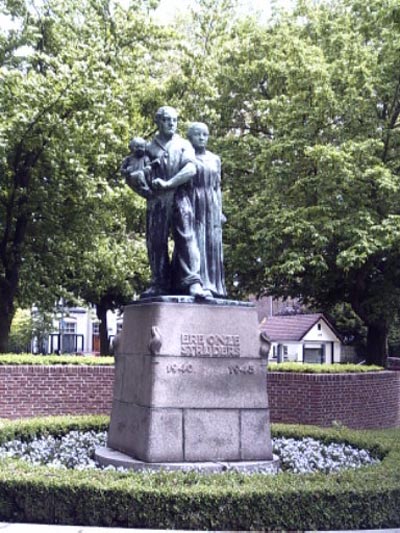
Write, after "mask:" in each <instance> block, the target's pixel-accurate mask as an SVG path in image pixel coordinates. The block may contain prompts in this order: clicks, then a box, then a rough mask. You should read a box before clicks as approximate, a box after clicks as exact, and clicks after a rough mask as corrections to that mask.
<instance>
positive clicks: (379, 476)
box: [0, 417, 400, 530]
mask: <svg viewBox="0 0 400 533" xmlns="http://www.w3.org/2000/svg"><path fill="white" fill-rule="evenodd" d="M107 424H108V420H107V418H106V417H57V418H50V419H36V420H23V421H17V422H10V421H3V422H2V423H1V424H0V442H4V441H5V440H10V439H12V438H16V437H18V438H24V439H30V438H32V437H33V436H35V435H39V434H40V435H44V434H49V433H51V434H57V435H61V434H65V433H67V432H68V431H70V430H71V429H79V430H88V429H89V430H90V429H94V430H101V429H104V428H106V426H107ZM273 433H274V434H275V435H277V436H287V437H296V438H301V437H304V436H310V437H314V438H317V439H320V440H323V441H324V442H346V443H349V444H352V445H353V446H359V447H362V448H365V449H368V450H370V451H371V452H372V453H374V454H375V455H376V456H378V457H379V458H381V459H382V462H381V463H380V464H378V465H375V466H372V467H365V468H361V469H358V470H354V471H352V470H348V471H343V472H340V473H337V474H332V475H329V476H325V475H323V474H309V475H304V476H299V475H295V474H279V475H276V476H268V475H261V474H256V475H252V476H246V475H243V474H238V473H230V472H229V473H225V474H218V475H217V474H213V475H200V474H198V473H193V472H191V473H180V472H178V473H177V472H168V473H167V472H160V473H142V474H138V473H131V474H128V475H126V474H121V473H119V472H115V471H114V472H112V471H111V472H101V471H83V472H79V471H64V470H60V469H50V468H46V467H43V466H31V465H29V464H27V463H25V462H23V461H15V460H10V459H8V460H4V461H3V462H2V464H1V466H2V468H1V469H0V520H2V521H19V522H39V523H43V522H44V523H59V524H85V525H88V526H119V527H136V528H153V529H207V530H212V529H219V530H227V529H228V530H251V529H255V530H271V529H272V530H282V529H283V530H288V529H289V530H299V529H300V530H302V529H304V530H306V529H307V530H310V529H311V530H314V529H320V530H322V529H325V530H326V529H366V528H390V527H396V526H398V524H399V523H400V507H399V505H398V502H399V498H400V471H399V464H400V438H399V437H400V430H386V431H379V432H378V431H363V432H360V431H358V432H356V431H350V430H346V429H344V428H332V429H329V430H326V429H320V428H311V427H302V426H282V425H279V426H273Z"/></svg>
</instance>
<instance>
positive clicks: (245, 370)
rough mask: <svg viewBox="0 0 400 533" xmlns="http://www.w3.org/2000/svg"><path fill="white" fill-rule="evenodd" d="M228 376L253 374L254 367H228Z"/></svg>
mask: <svg viewBox="0 0 400 533" xmlns="http://www.w3.org/2000/svg"><path fill="white" fill-rule="evenodd" d="M228 372H229V375H232V374H234V375H238V374H254V366H252V365H244V366H239V365H235V366H228Z"/></svg>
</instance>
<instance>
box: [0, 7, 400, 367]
mask: <svg viewBox="0 0 400 533" xmlns="http://www.w3.org/2000/svg"><path fill="white" fill-rule="evenodd" d="M156 4H157V2H153V1H148V2H143V1H139V0H136V1H133V2H131V4H130V6H129V8H127V9H124V8H122V7H121V5H119V4H118V3H115V4H113V3H112V2H111V1H110V0H95V1H91V0H82V1H81V0H79V1H78V0H45V1H41V2H38V3H37V4H36V3H35V2H33V1H31V0H20V1H10V0H8V1H6V0H2V1H1V2H0V7H1V10H2V12H5V13H8V14H9V15H10V16H13V17H14V18H15V20H17V21H18V24H17V25H16V27H15V29H14V30H9V31H5V32H3V33H0V77H1V78H0V79H1V85H0V103H1V106H2V116H1V118H0V180H1V187H0V325H1V327H0V351H1V350H4V349H5V345H6V341H7V335H8V331H9V326H10V321H11V318H12V315H13V313H14V307H15V304H16V302H18V303H19V305H28V304H30V303H33V302H43V303H45V302H50V301H51V303H53V302H54V299H57V297H58V293H60V292H62V291H63V290H67V289H68V290H70V291H72V292H74V293H75V294H76V295H78V296H80V297H83V298H84V299H86V301H89V302H91V303H94V304H96V305H97V306H98V309H100V308H103V309H104V306H106V307H107V306H108V308H113V307H115V306H116V305H119V304H120V303H121V302H123V301H124V300H125V299H126V298H130V297H131V295H132V294H133V293H134V292H135V291H138V290H140V287H141V285H142V284H143V282H144V280H145V279H146V276H147V271H146V267H145V259H144V247H143V242H144V241H143V231H144V207H145V206H144V202H143V200H141V199H139V198H138V197H136V196H135V195H133V194H132V193H131V191H129V189H128V188H127V187H126V186H125V185H124V184H123V183H122V182H121V177H120V176H119V171H118V169H119V165H120V162H121V160H122V157H123V156H124V155H125V154H126V151H127V144H128V140H129V138H130V137H131V136H133V135H135V134H140V135H142V136H145V137H150V136H151V135H152V134H153V132H154V126H153V120H152V119H153V115H154V112H155V110H156V109H157V107H158V106H160V105H162V104H165V103H168V104H170V105H174V106H176V107H178V109H179V110H180V112H181V117H182V118H181V127H183V128H184V124H185V122H186V121H189V120H202V121H206V122H207V123H208V124H209V126H210V130H211V141H210V142H211V148H212V149H214V150H215V151H217V152H218V153H219V154H221V156H222V161H223V169H224V176H223V190H224V206H225V212H226V215H227V218H228V222H227V224H226V227H225V243H226V246H225V248H226V249H225V252H226V254H225V255H226V269H227V282H228V286H229V288H230V293H231V295H232V296H243V295H247V294H249V293H250V292H252V293H257V294H261V293H263V292H268V293H270V294H274V295H278V296H283V297H285V296H291V297H300V298H302V299H303V300H304V301H305V302H309V303H311V304H313V305H315V306H318V307H320V308H323V309H324V310H329V309H330V308H333V307H334V306H335V305H336V304H338V303H342V302H347V303H349V304H350V305H351V307H352V309H353V311H354V312H355V313H356V314H357V315H358V317H359V318H360V319H361V320H362V322H363V323H364V324H365V325H366V326H367V328H368V343H367V344H368V346H367V358H368V361H369V362H371V363H382V362H384V359H385V356H386V341H387V333H388V330H389V327H390V324H391V323H392V321H393V316H394V315H397V314H398V309H399V307H400V306H399V296H400V292H399V290H400V267H399V264H400V262H399V259H400V253H399V244H400V211H399V210H400V207H399V206H400V179H399V173H400V163H399V161H400V158H399V155H400V154H399V149H400V143H399V134H400V124H399V115H400V8H399V6H398V2H397V1H396V0H370V1H369V2H361V1H360V0H338V1H329V0H321V1H320V2H317V3H315V2H310V1H308V0H299V2H298V5H297V8H296V9H295V10H294V11H293V12H291V13H284V12H279V11H276V12H274V14H273V16H272V18H271V20H270V21H269V22H268V23H261V22H260V21H257V20H254V19H251V18H247V19H244V18H241V19H239V18H236V17H234V16H231V13H232V10H233V9H234V8H235V6H236V5H237V2H236V1H235V0H217V1H214V0H213V1H211V0H197V2H196V9H195V10H194V11H193V13H192V16H191V18H190V19H189V18H186V19H184V20H181V21H179V22H177V23H176V24H175V27H174V28H171V27H166V26H162V25H157V24H156V23H154V21H153V19H152V18H151V17H150V16H149V13H150V12H151V10H152V8H153V7H155V5H156Z"/></svg>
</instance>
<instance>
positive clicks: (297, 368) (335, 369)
mask: <svg viewBox="0 0 400 533" xmlns="http://www.w3.org/2000/svg"><path fill="white" fill-rule="evenodd" d="M268 370H269V371H270V372H295V373H304V374H347V373H351V374H357V373H363V372H380V371H381V370H385V369H384V368H383V367H381V366H377V365H366V366H364V365H354V364H350V363H348V364H340V363H334V364H332V365H318V364H311V363H305V364H303V363H268Z"/></svg>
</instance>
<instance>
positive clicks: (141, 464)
mask: <svg viewBox="0 0 400 533" xmlns="http://www.w3.org/2000/svg"><path fill="white" fill-rule="evenodd" d="M95 457H96V459H97V461H98V462H99V463H100V464H101V465H103V466H108V465H113V466H115V467H116V468H118V467H122V468H127V469H131V470H136V471H145V470H151V471H160V470H165V471H174V470H182V471H184V472H192V471H194V472H200V473H204V474H214V473H219V472H229V471H230V472H241V473H243V474H257V473H262V474H276V473H277V472H278V471H279V459H278V457H276V456H273V458H272V459H271V460H270V461H235V462H233V461H232V462H229V461H220V462H213V461H204V462H188V461H185V462H181V463H171V462H167V463H147V462H145V461H138V460H137V459H133V458H132V457H130V456H129V455H125V454H124V453H121V452H117V451H115V450H113V449H111V448H106V447H104V448H97V450H96V454H95Z"/></svg>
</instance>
